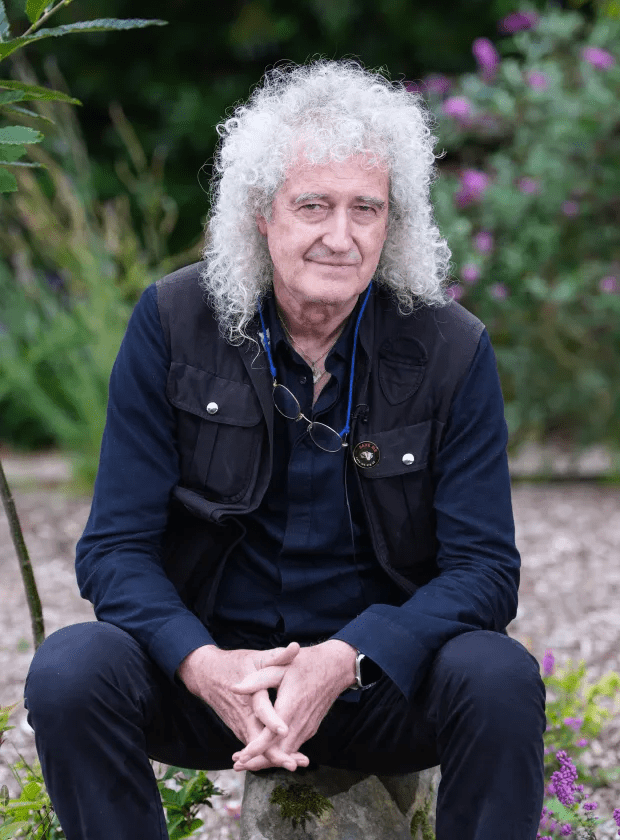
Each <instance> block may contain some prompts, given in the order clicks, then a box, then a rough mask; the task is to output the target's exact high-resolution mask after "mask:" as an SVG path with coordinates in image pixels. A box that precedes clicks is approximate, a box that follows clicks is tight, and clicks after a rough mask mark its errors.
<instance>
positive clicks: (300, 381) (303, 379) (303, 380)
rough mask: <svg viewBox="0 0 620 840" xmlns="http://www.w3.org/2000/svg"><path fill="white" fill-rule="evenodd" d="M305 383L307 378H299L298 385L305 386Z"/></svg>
mask: <svg viewBox="0 0 620 840" xmlns="http://www.w3.org/2000/svg"><path fill="white" fill-rule="evenodd" d="M307 381H308V377H307V376H300V377H299V384H300V385H305V384H306V382H307Z"/></svg>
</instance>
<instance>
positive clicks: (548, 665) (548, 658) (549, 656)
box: [542, 648, 555, 677]
mask: <svg viewBox="0 0 620 840" xmlns="http://www.w3.org/2000/svg"><path fill="white" fill-rule="evenodd" d="M542 666H543V676H544V677H550V676H551V675H552V674H553V671H554V669H555V657H554V655H553V651H552V650H551V649H550V648H547V650H546V651H545V655H544V656H543V661H542Z"/></svg>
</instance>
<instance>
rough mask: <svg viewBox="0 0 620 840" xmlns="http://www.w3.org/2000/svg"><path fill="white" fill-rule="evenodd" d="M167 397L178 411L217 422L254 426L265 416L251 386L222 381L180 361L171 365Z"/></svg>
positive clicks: (206, 371) (205, 371)
mask: <svg viewBox="0 0 620 840" xmlns="http://www.w3.org/2000/svg"><path fill="white" fill-rule="evenodd" d="M166 396H167V397H168V399H169V400H170V402H171V403H172V405H174V406H176V408H180V409H182V411H188V412H190V414H196V415H197V416H198V417H202V418H204V419H205V420H211V421H212V422H214V423H226V424H227V425H231V426H255V425H256V424H257V423H258V422H259V421H260V419H261V416H262V415H261V408H260V403H259V401H258V397H257V396H256V394H255V392H254V389H253V388H252V386H251V385H248V384H247V383H245V382H234V381H232V380H230V379H223V378H222V377H221V376H216V375H215V374H214V373H211V372H210V371H208V370H200V368H196V367H192V366H191V365H186V364H182V363H181V362H172V365H171V366H170V371H169V373H168V382H167V385H166ZM207 406H209V408H210V409H211V410H208V409H207Z"/></svg>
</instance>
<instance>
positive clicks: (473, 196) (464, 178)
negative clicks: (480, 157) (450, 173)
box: [455, 169, 489, 207]
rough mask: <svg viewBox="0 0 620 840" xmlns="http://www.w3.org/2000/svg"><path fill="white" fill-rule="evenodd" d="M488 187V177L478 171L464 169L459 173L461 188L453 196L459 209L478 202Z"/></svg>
mask: <svg viewBox="0 0 620 840" xmlns="http://www.w3.org/2000/svg"><path fill="white" fill-rule="evenodd" d="M488 186H489V176H488V175H487V174H486V172H480V171H479V170H478V169H466V170H465V171H464V172H462V173H461V188H460V190H459V191H458V193H457V194H456V196H455V201H456V203H457V205H458V206H459V207H466V206H467V205H468V204H473V203H475V202H476V201H480V199H481V198H482V196H483V194H484V191H485V190H486V188H487V187H488Z"/></svg>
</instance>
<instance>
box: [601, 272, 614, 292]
mask: <svg viewBox="0 0 620 840" xmlns="http://www.w3.org/2000/svg"><path fill="white" fill-rule="evenodd" d="M598 287H599V289H600V290H601V292H606V293H609V292H616V291H618V281H617V280H616V278H615V277H614V276H613V274H610V275H609V276H608V277H603V279H602V280H599V284H598Z"/></svg>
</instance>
